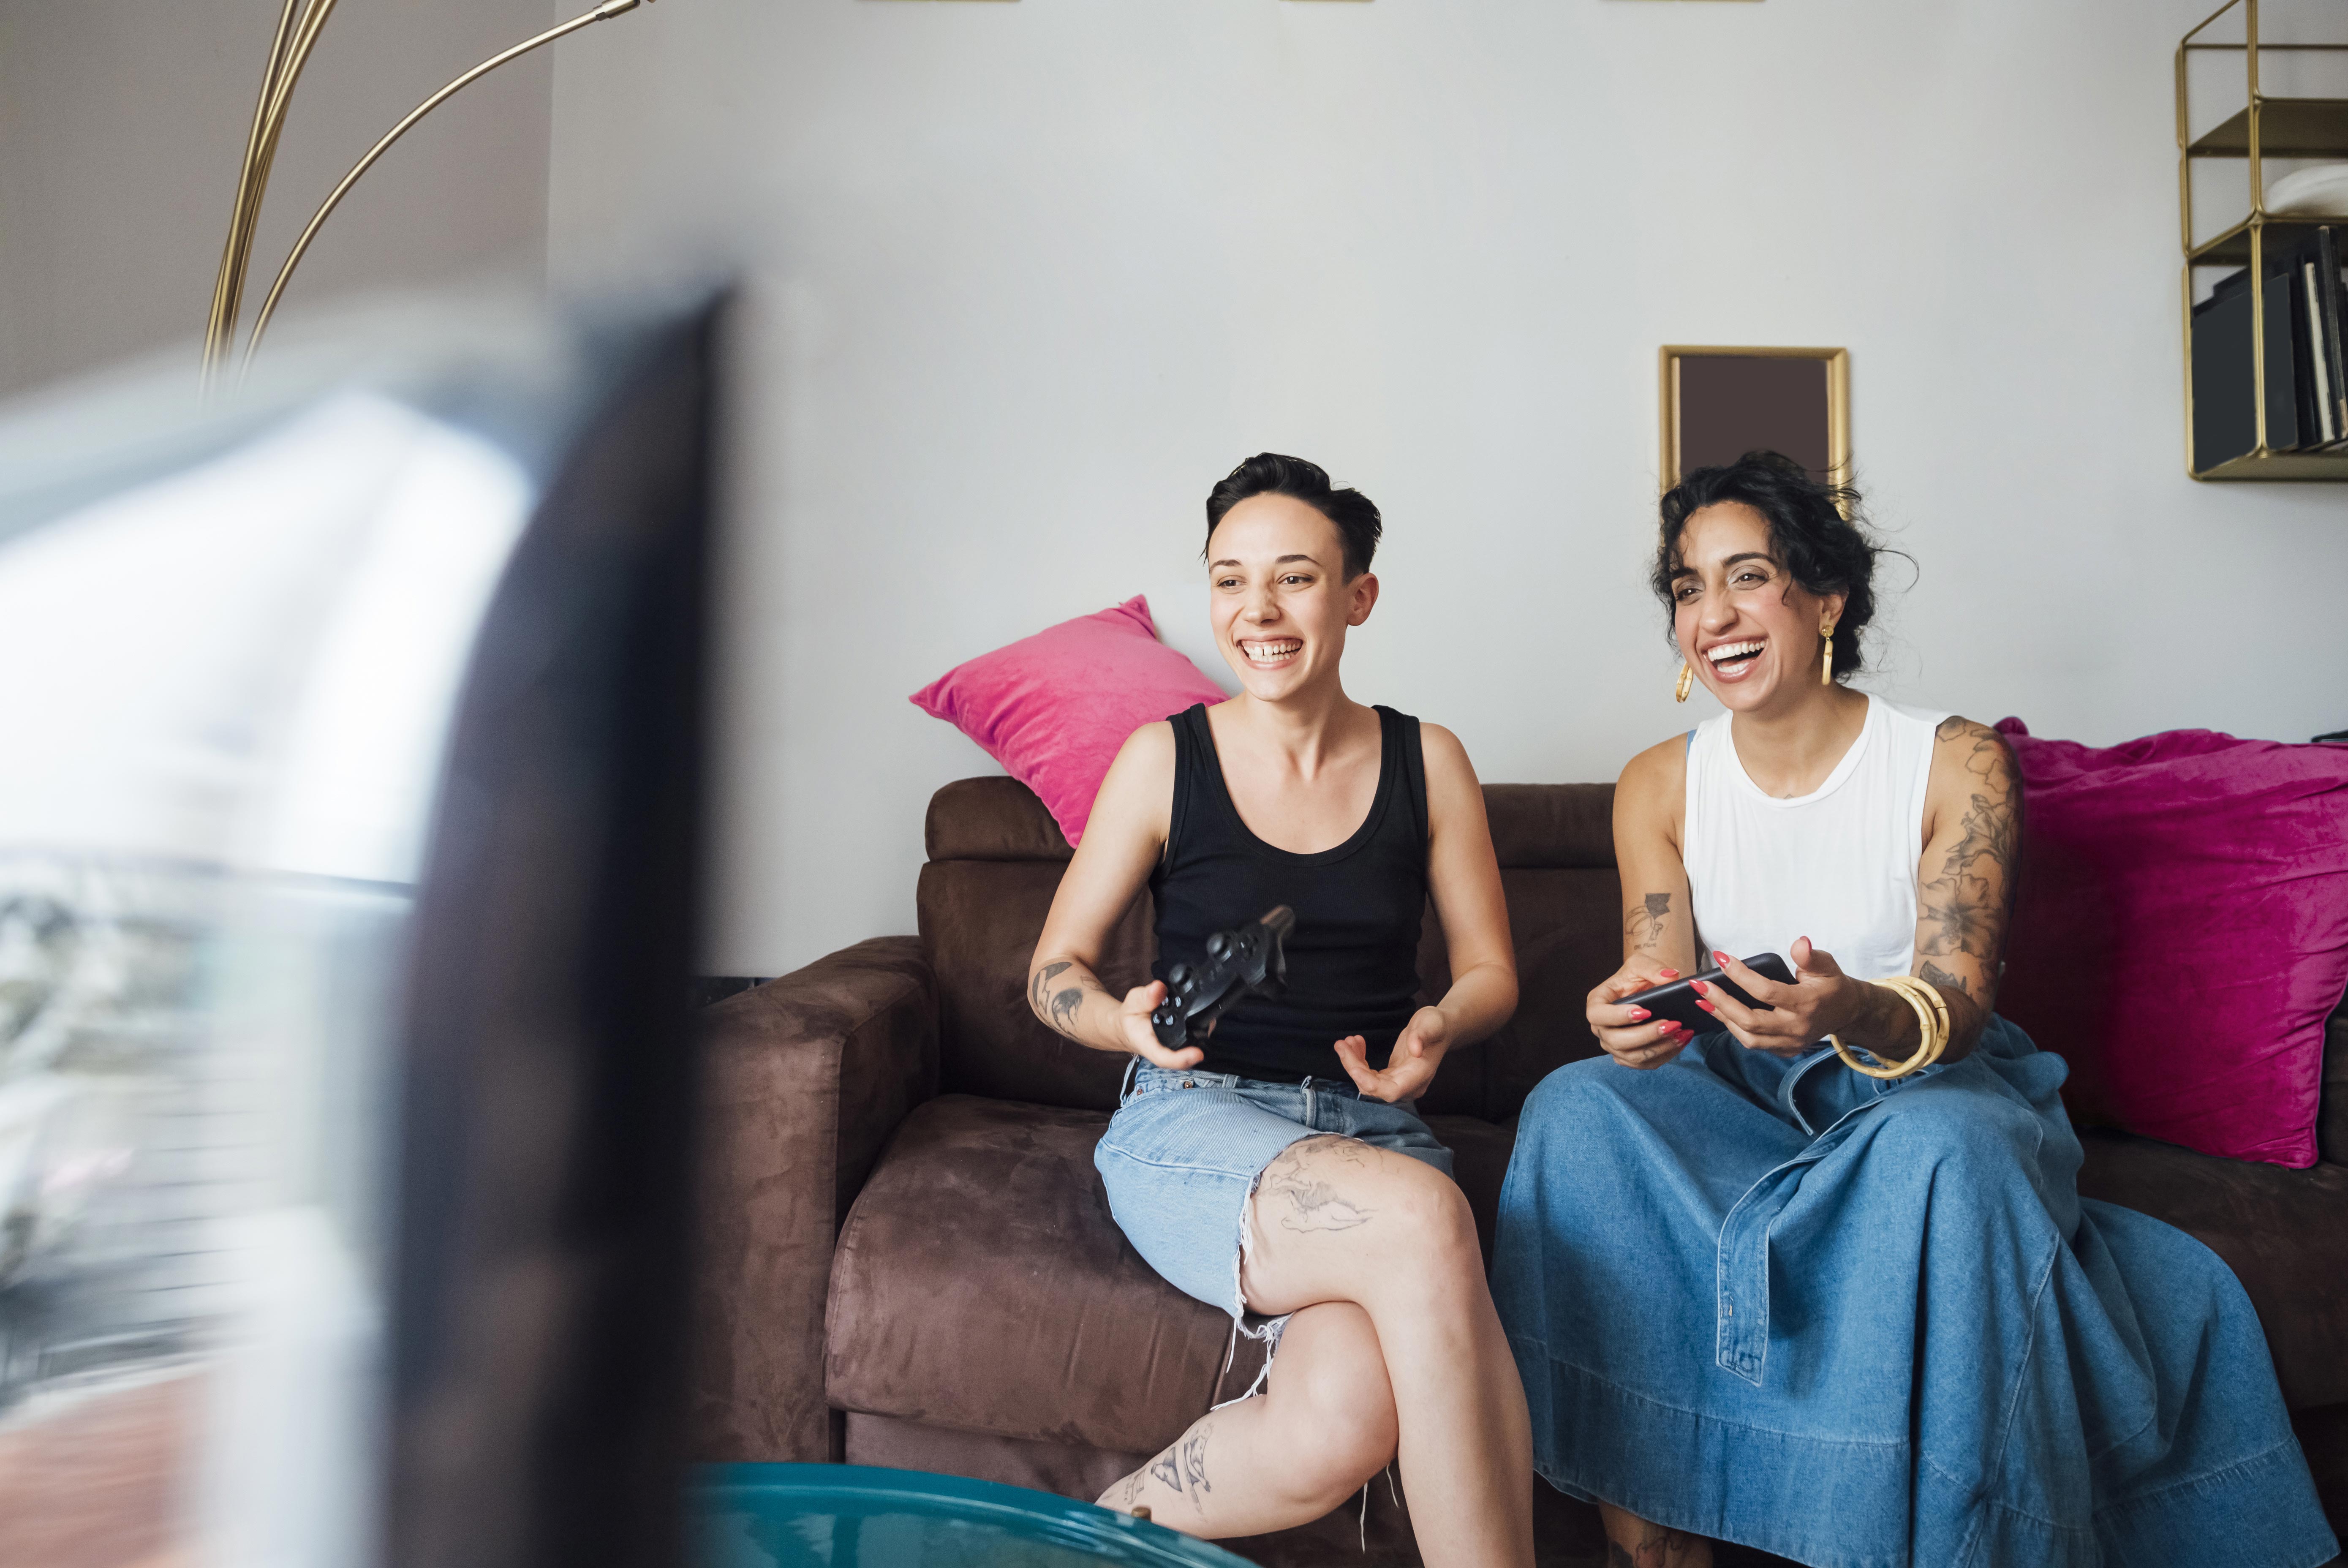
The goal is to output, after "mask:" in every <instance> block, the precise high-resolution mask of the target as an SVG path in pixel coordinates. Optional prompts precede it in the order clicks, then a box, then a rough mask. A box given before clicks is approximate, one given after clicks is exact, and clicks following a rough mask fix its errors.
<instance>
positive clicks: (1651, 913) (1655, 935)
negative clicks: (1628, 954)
mask: <svg viewBox="0 0 2348 1568" xmlns="http://www.w3.org/2000/svg"><path fill="white" fill-rule="evenodd" d="M1671 913H1672V895H1671V894H1669V893H1667V892H1651V893H1649V894H1647V896H1646V897H1645V898H1644V899H1643V900H1641V901H1640V903H1639V907H1638V908H1636V909H1634V910H1630V911H1628V912H1626V913H1624V915H1623V916H1622V934H1623V936H1624V937H1626V938H1627V939H1628V940H1629V941H1630V944H1631V945H1632V947H1633V948H1635V949H1639V950H1642V951H1653V949H1655V948H1657V947H1660V946H1661V945H1662V944H1663V923H1664V922H1665V921H1667V920H1669V919H1670V918H1671Z"/></svg>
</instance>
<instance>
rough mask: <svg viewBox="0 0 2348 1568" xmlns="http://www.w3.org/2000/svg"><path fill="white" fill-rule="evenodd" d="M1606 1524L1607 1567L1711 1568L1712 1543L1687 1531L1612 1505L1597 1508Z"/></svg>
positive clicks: (1606, 1503)
mask: <svg viewBox="0 0 2348 1568" xmlns="http://www.w3.org/2000/svg"><path fill="white" fill-rule="evenodd" d="M1598 1517H1599V1518H1601V1519H1602V1520H1604V1521H1605V1522H1606V1568H1712V1542H1709V1541H1706V1540H1705V1539H1704V1537H1703V1536H1701V1535H1690V1534H1689V1533H1688V1532H1686V1531H1684V1530H1666V1529H1664V1528H1663V1526H1662V1525H1660V1524H1650V1523H1648V1522H1646V1521H1645V1520H1643V1519H1642V1518H1640V1517H1639V1516H1638V1515H1637V1514H1635V1513H1632V1512H1629V1511H1625V1510H1623V1509H1620V1508H1617V1507H1615V1506H1614V1505H1613V1504H1612V1503H1611V1502H1601V1503H1600V1504H1599V1505H1598Z"/></svg>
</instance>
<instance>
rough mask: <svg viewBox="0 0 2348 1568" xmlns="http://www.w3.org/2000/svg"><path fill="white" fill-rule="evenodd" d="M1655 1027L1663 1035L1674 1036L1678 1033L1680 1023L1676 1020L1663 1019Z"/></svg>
mask: <svg viewBox="0 0 2348 1568" xmlns="http://www.w3.org/2000/svg"><path fill="white" fill-rule="evenodd" d="M1655 1027H1656V1029H1657V1030H1659V1031H1660V1032H1662V1033H1663V1034H1665V1035H1676V1034H1678V1033H1679V1032H1680V1021H1679V1020H1678V1019H1677V1018H1665V1019H1664V1020H1663V1022H1662V1023H1660V1024H1657V1025H1656V1026H1655Z"/></svg>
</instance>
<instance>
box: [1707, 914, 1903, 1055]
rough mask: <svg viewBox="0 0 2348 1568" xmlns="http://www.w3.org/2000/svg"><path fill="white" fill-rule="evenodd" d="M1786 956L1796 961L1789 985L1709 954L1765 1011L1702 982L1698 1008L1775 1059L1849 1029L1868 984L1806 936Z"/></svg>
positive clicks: (1799, 1052)
mask: <svg viewBox="0 0 2348 1568" xmlns="http://www.w3.org/2000/svg"><path fill="white" fill-rule="evenodd" d="M1787 957H1788V958H1791V959H1792V960H1793V961H1794V983H1793V984H1792V985H1779V984H1777V982H1776V981H1774V980H1769V979H1766V978H1764V977H1763V976H1761V975H1756V974H1755V973H1754V972H1753V971H1752V970H1750V969H1747V968H1746V966H1745V965H1743V964H1741V963H1739V962H1737V961H1736V960H1735V959H1734V958H1731V957H1730V956H1729V955H1728V954H1725V953H1715V954H1713V955H1712V958H1713V962H1714V963H1715V964H1717V965H1720V970H1721V973H1722V974H1723V975H1726V976H1727V977H1728V978H1729V979H1731V980H1734V981H1735V982H1736V984H1737V986H1738V988H1739V989H1741V990H1743V991H1744V993H1745V994H1746V995H1748V996H1750V997H1752V998H1753V999H1754V1000H1755V1001H1756V1002H1766V1003H1767V1004H1768V1007H1767V1009H1766V1011H1765V1010H1763V1009H1761V1008H1756V1007H1747V1006H1745V1005H1744V1004H1743V1003H1741V1002H1739V1001H1737V1000H1736V998H1735V997H1734V996H1731V995H1728V994H1727V993H1726V992H1725V991H1723V990H1721V989H1720V988H1719V987H1718V986H1716V985H1705V984H1704V983H1703V982H1701V981H1698V982H1697V983H1696V986H1695V989H1696V993H1697V996H1698V1000H1697V1002H1696V1006H1699V1007H1702V1008H1703V1009H1704V1011H1705V1012H1707V1013H1710V1014H1711V1015H1712V1016H1714V1017H1715V1018H1717V1019H1719V1020H1720V1023H1721V1026H1722V1027H1723V1028H1725V1029H1726V1030H1727V1031H1728V1032H1729V1033H1730V1034H1732V1035H1734V1036H1735V1037H1736V1038H1737V1041H1738V1043H1739V1044H1741V1045H1744V1046H1746V1047H1748V1048H1750V1049H1753V1050H1756V1051H1767V1052H1768V1053H1769V1054H1770V1055H1771V1056H1776V1057H1797V1056H1800V1055H1802V1054H1803V1053H1804V1052H1806V1051H1807V1050H1808V1049H1809V1048H1810V1047H1813V1046H1815V1045H1817V1044H1818V1042H1819V1041H1821V1040H1823V1039H1825V1038H1826V1037H1828V1035H1834V1034H1840V1033H1842V1032H1843V1031H1845V1030H1847V1029H1849V1027H1850V1026H1851V1025H1852V1024H1853V1023H1854V1022H1856V1021H1857V1019H1858V1018H1859V1013H1860V1010H1861V1009H1862V1008H1863V1007H1864V1006H1865V1005H1866V994H1867V985H1866V982H1864V981H1860V980H1854V979H1852V978H1851V977H1850V976H1849V975H1845V974H1844V973H1843V972H1842V966H1841V965H1838V964H1837V963H1836V962H1835V961H1834V954H1830V953H1823V952H1820V951H1819V950H1818V949H1817V948H1815V947H1812V946H1811V945H1810V939H1809V938H1808V937H1807V936H1804V937H1799V938H1797V939H1796V941H1795V943H1794V947H1793V951H1792V952H1790V953H1788V954H1787Z"/></svg>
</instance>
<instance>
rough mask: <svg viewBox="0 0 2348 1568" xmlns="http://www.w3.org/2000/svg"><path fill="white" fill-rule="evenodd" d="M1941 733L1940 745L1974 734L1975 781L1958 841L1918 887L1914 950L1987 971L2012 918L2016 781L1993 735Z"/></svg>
mask: <svg viewBox="0 0 2348 1568" xmlns="http://www.w3.org/2000/svg"><path fill="white" fill-rule="evenodd" d="M1939 734H1940V737H1941V739H1943V740H1955V739H1959V738H1962V737H1964V736H1966V735H1967V734H1970V735H1971V736H1972V752H1971V753H1970V754H1969V755H1967V757H1966V758H1965V763H1964V767H1965V772H1966V773H1967V774H1968V775H1970V777H1971V779H1972V784H1971V788H1970V790H1969V792H1968V798H1967V800H1966V804H1965V810H1964V814H1963V815H1962V817H1961V818H1959V819H1958V822H1957V828H1958V838H1957V841H1956V842H1955V843H1953V844H1952V845H1950V846H1949V852H1948V855H1947V857H1946V858H1945V859H1944V860H1943V861H1941V871H1940V874H1939V875H1938V876H1936V877H1934V878H1933V879H1932V880H1931V881H1930V882H1925V883H1924V884H1923V885H1922V886H1921V887H1920V888H1919V889H1918V890H1917V900H1916V903H1917V914H1918V917H1919V919H1918V923H1917V924H1918V939H1917V944H1916V951H1917V954H1919V956H1922V955H1926V954H1929V955H1931V956H1933V957H1941V958H1945V957H1949V956H1951V955H1952V954H1960V953H1962V954H1966V955H1967V956H1968V957H1971V958H1973V959H1976V960H1978V961H1979V962H1980V963H1981V964H1982V966H1983V967H1984V968H1989V967H1993V966H1994V965H1996V963H1997V960H1998V949H1999V948H2000V947H2001V946H2002V945H2003V943H2004V941H2005V926H2006V921H2007V919H2008V918H2009V917H2010V916H2011V915H2012V914H2013V882H2014V876H2013V872H2014V860H2015V855H2016V851H2018V850H2019V848H2020V845H2021V836H2022V810H2021V794H2022V790H2021V781H2020V779H2018V778H2017V777H2016V776H2015V772H2014V768H2013V755H2012V753H2010V752H2009V751H2008V750H2007V749H2006V745H2005V739H2004V738H2003V736H2000V735H1999V734H1998V733H1997V732H1996V731H1995V730H1993V729H1985V728H1983V727H1982V726H1980V725H1977V724H1972V723H1969V722H1968V721H1966V720H1962V719H1956V718H1952V719H1949V720H1947V721H1946V722H1944V723H1943V724H1942V725H1941V728H1940V730H1939Z"/></svg>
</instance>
